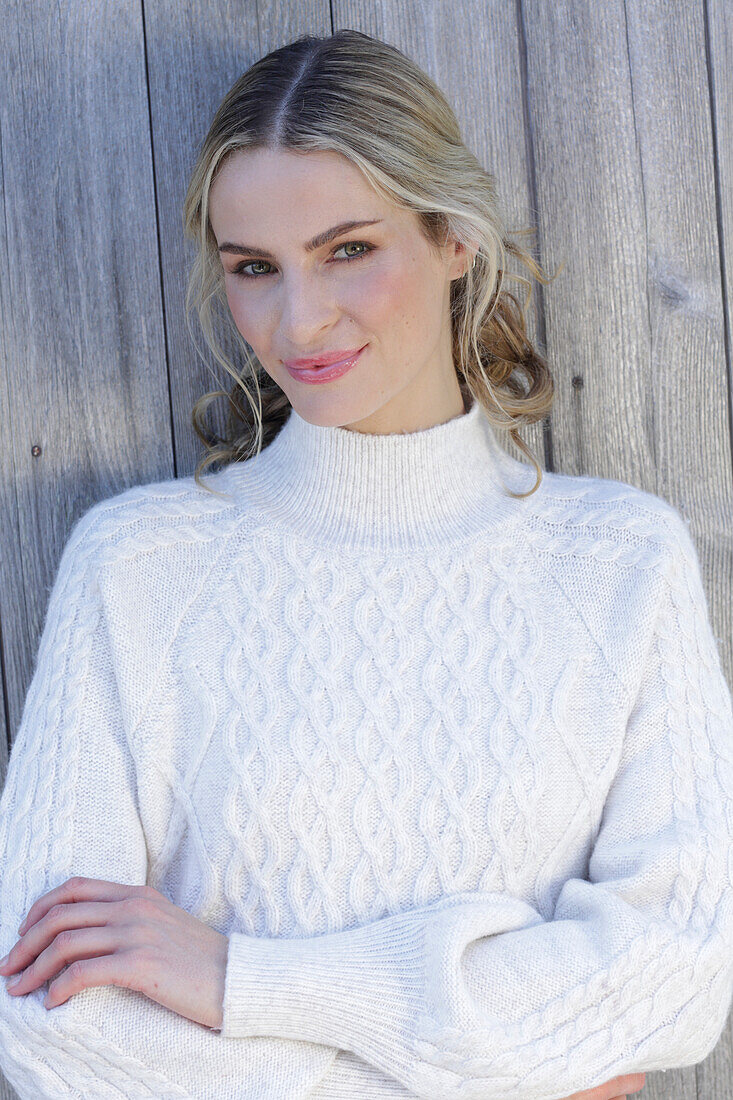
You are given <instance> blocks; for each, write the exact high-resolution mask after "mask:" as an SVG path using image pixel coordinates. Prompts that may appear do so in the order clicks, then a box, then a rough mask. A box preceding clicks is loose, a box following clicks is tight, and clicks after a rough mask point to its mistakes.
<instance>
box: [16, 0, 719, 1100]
mask: <svg viewBox="0 0 733 1100" xmlns="http://www.w3.org/2000/svg"><path fill="white" fill-rule="evenodd" d="M0 12H1V14H2V26H3V31H4V47H3V51H4V64H3V66H2V71H1V72H0V169H1V175H0V180H1V183H0V186H2V198H3V205H4V217H3V218H2V219H0V310H1V311H2V324H1V325H0V341H1V343H0V356H1V359H2V365H3V375H2V385H0V430H1V431H2V439H3V442H4V446H3V447H2V450H1V451H0V507H1V508H2V514H3V516H4V517H5V519H4V521H3V524H2V533H1V534H0V540H1V541H0V550H1V553H0V585H1V589H0V591H1V598H0V658H1V660H2V666H1V668H2V678H1V680H0V691H2V703H3V706H2V709H1V710H0V723H2V727H3V733H4V736H0V781H4V775H5V768H6V766H7V757H8V750H9V746H10V744H11V743H12V739H13V736H14V733H15V731H16V729H17V727H18V724H19V721H20V715H21V711H22V705H23V701H24V698H25V694H26V691H27V688H28V685H29V683H30V678H31V674H32V669H33V660H34V657H35V653H36V647H37V644H38V639H39V637H40V631H41V627H42V625H43V617H44V614H45V609H46V604H47V600H48V592H49V588H50V584H51V581H52V579H53V576H54V572H55V569H56V566H57V564H58V559H59V557H60V553H61V549H62V547H63V544H64V542H65V541H66V538H67V536H68V533H69V530H70V528H71V525H72V523H73V522H74V521H75V519H76V518H77V517H78V516H79V515H80V514H81V513H82V512H83V511H84V510H86V509H87V508H88V507H89V506H91V504H93V503H94V502H95V501H96V500H99V499H102V498H105V497H108V496H110V495H112V494H113V493H115V492H117V491H119V490H121V489H123V488H126V487H127V486H130V485H133V484H140V483H142V482H145V481H152V480H156V479H158V478H165V477H171V476H174V475H178V476H183V475H187V474H190V473H192V471H193V468H194V466H195V463H196V460H197V458H198V457H199V454H200V451H199V444H198V440H197V438H196V436H195V434H194V432H193V430H192V428H191V426H190V411H191V407H192V405H193V403H194V401H195V399H196V397H197V396H199V395H200V394H201V393H203V392H205V391H207V390H210V389H212V388H214V385H213V384H212V383H213V379H212V377H211V375H210V373H209V372H208V371H207V369H206V368H205V367H204V366H203V365H202V364H201V363H200V361H199V360H198V359H197V357H196V355H195V353H194V350H193V348H192V346H191V343H190V339H189V337H188V334H187V330H186V326H185V323H184V317H183V295H184V288H185V275H186V265H187V262H188V260H189V259H190V251H189V246H188V244H184V241H183V235H182V229H181V204H182V199H183V194H184V190H185V186H186V181H187V174H188V172H189V170H190V167H191V165H192V163H193V159H194V156H195V151H196V148H197V146H198V143H199V142H200V141H201V139H202V138H203V136H204V134H205V132H206V129H207V127H208V124H209V122H210V119H211V117H212V115H213V112H214V110H215V108H216V106H217V105H218V103H219V101H220V99H221V97H222V95H223V94H224V92H225V91H226V89H227V88H228V87H229V86H230V84H231V83H232V82H233V80H234V79H235V78H236V77H237V76H238V75H239V74H240V73H241V72H242V71H243V70H244V69H245V68H247V66H249V65H250V64H251V63H252V62H253V61H254V60H255V59H256V58H257V57H259V56H260V55H261V54H263V53H265V52H267V51H268V50H270V49H274V48H275V47H276V46H279V45H281V44H282V43H284V42H287V41H290V40H291V39H293V38H295V37H297V36H298V35H300V34H302V33H305V32H309V33H315V34H329V33H331V32H332V31H333V30H336V29H338V28H339V27H344V26H350V27H354V28H357V29H359V30H363V31H366V32H367V33H370V34H374V35H376V36H378V37H380V38H384V39H386V40H387V41H389V42H393V43H394V44H395V45H397V46H399V47H400V48H401V49H403V50H405V51H406V52H407V53H409V54H410V55H411V56H413V57H414V58H415V59H416V60H417V61H418V62H419V63H420V64H421V65H422V66H423V67H424V68H425V69H426V70H427V71H428V72H429V73H430V74H431V75H432V76H433V77H434V78H435V79H436V80H437V82H438V83H439V84H440V86H441V87H442V88H443V89H444V90H445V92H446V93H447V95H448V97H449V98H450V99H451V102H452V103H453V104H454V106H455V109H456V112H457V114H458V116H459V119H460V122H461V125H462V128H463V132H464V135H465V137H466V140H467V141H468V143H469V144H470V145H471V147H472V148H473V149H474V150H475V151H476V153H477V154H478V155H479V157H480V158H481V160H482V162H483V163H484V164H485V165H486V166H487V167H488V168H490V170H491V171H493V172H494V173H495V174H496V175H497V177H498V181H499V185H500V189H501V192H502V194H503V197H504V203H505V209H506V211H507V214H508V216H509V222H510V225H512V226H513V227H516V228H519V227H522V226H528V225H536V226H537V236H536V250H537V255H538V257H539V259H540V260H541V262H542V263H543V264H544V266H545V267H546V268H547V269H548V270H550V271H554V270H555V268H556V267H557V265H558V264H559V263H560V262H562V261H564V263H565V267H564V269H563V272H562V273H561V275H560V277H559V278H558V279H557V280H556V281H555V282H554V283H553V284H551V286H549V287H548V288H544V289H543V288H542V287H541V286H537V287H536V288H535V291H534V294H533V307H532V309H533V312H532V313H531V324H532V332H531V335H532V336H533V338H534V339H536V340H537V341H538V342H539V343H540V345H541V346H544V347H546V349H547V354H548V356H549V358H550V361H551V363H552V364H553V367H554V372H555V378H556V382H557V400H556V405H555V410H554V412H553V414H552V416H551V417H550V418H549V420H548V422H547V423H545V424H543V425H535V426H533V428H532V429H531V430H530V431H528V432H527V433H526V436H525V438H526V439H527V442H528V443H529V445H530V446H531V447H532V448H533V450H534V452H535V453H536V454H537V455H538V457H540V461H541V462H543V464H544V465H545V468H547V469H557V470H562V471H565V472H568V473H591V474H597V475H600V476H603V477H612V478H620V479H621V480H624V481H627V482H630V483H632V484H636V485H639V486H641V487H642V488H644V489H648V490H650V491H651V492H655V493H659V494H660V495H661V496H663V497H664V498H665V499H667V500H669V501H670V502H672V503H673V504H674V505H675V506H676V507H678V508H679V509H680V511H681V512H682V513H683V514H684V515H685V516H686V517H688V518H689V520H690V522H691V527H692V532H693V535H694V537H695V540H696V542H697V545H698V547H699V549H700V555H701V560H702V566H703V571H704V577H705V582H706V588H707V593H708V600H709V604H710V611H711V618H712V620H713V625H714V629H715V633H716V636H717V638H718V641H719V644H720V650H721V656H722V658H723V662H724V667H725V670H726V673H727V676H728V681H729V683H733V637H732V630H731V619H732V617H733V610H732V609H733V599H732V596H733V522H732V517H733V486H732V463H731V449H732V437H731V412H732V409H731V385H730V374H731V346H730V344H731V339H730V333H731V328H732V322H733V317H732V316H731V312H732V301H733V299H732V297H731V293H730V291H729V289H728V288H730V287H731V286H733V141H732V140H731V139H732V135H733V76H732V75H731V65H730V59H731V56H732V55H733V5H730V4H729V3H727V2H726V0H666V2H663V0H626V3H624V0H607V2H606V3H604V4H589V3H586V2H583V0H512V2H510V0H505V2H501V0H466V2H464V3H463V4H460V5H455V6H453V5H450V4H449V3H448V2H447V0H442V2H441V0H422V2H421V3H420V4H417V5H413V4H410V5H407V4H403V3H398V2H395V3H392V4H389V3H384V2H382V3H379V4H377V3H370V2H369V0H332V2H331V3H330V4H329V3H327V2H326V0H299V2H298V3H297V4H291V3H287V2H284V0H274V2H273V0H271V2H268V3H265V2H264V0H261V2H260V3H255V2H253V0H250V2H246V0H186V2H183V0H86V2H84V3H81V4H80V3H77V2H74V0H61V2H57V3H51V0H35V2H34V3H33V4H30V3H27V2H25V3H24V2H23V0H0ZM525 240H526V239H525ZM219 377H221V375H219ZM732 1056H733V1030H731V1022H730V1021H729V1024H728V1028H727V1029H726V1032H725V1033H724V1035H723V1037H722V1039H721V1041H720V1043H719V1044H718V1046H717V1047H716V1049H715V1050H714V1051H713V1053H712V1054H711V1055H710V1056H709V1058H708V1059H707V1060H706V1061H705V1062H704V1063H702V1064H701V1065H699V1066H696V1067H691V1068H689V1069H686V1070H678V1071H669V1072H668V1073H665V1074H662V1073H657V1074H650V1075H648V1076H647V1084H646V1087H645V1090H644V1094H643V1095H645V1096H648V1097H650V1098H658V1100H661V1098H662V1097H663V1098H664V1100H683V1098H684V1100H692V1098H695V1100H726V1098H733V1066H732V1065H731V1061H732ZM0 1096H2V1097H13V1096H15V1093H14V1092H13V1090H12V1089H10V1087H9V1086H8V1084H7V1082H2V1081H0Z"/></svg>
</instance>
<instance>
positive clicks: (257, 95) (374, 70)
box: [183, 29, 559, 497]
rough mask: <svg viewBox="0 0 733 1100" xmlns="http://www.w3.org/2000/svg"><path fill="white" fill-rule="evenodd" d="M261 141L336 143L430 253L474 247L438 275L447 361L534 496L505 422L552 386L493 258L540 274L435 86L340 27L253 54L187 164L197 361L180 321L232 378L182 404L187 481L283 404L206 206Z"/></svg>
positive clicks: (536, 410)
mask: <svg viewBox="0 0 733 1100" xmlns="http://www.w3.org/2000/svg"><path fill="white" fill-rule="evenodd" d="M262 148H264V149H287V150H292V151H296V152H301V153H305V152H309V151H324V150H329V151H331V152H335V153H340V154H341V155H342V156H344V157H346V158H347V159H348V160H349V161H350V162H351V163H352V164H354V165H355V166H356V167H358V168H359V169H361V171H362V173H363V174H364V176H365V178H366V179H367V180H368V182H369V183H370V184H371V185H372V187H373V188H374V189H375V191H376V192H377V193H378V194H379V195H381V196H382V197H383V198H384V199H385V200H387V201H388V202H391V203H394V204H396V205H398V206H399V207H401V208H405V209H409V210H411V211H413V212H414V213H415V215H416V217H417V219H418V223H419V227H420V229H421V231H422V233H423V236H424V237H425V239H426V241H427V242H428V244H429V245H430V246H431V247H432V248H434V249H436V251H437V250H439V249H440V248H441V247H442V246H444V245H445V243H446V241H448V240H449V239H454V240H456V241H459V242H461V243H462V244H463V245H464V246H465V248H466V249H467V251H468V252H469V254H471V253H475V258H476V262H475V264H473V265H469V268H468V271H467V272H466V274H465V275H463V276H462V277H461V278H458V279H454V280H453V282H452V283H451V288H450V313H451V328H452V345H453V361H454V364H455V368H456V372H457V375H458V381H459V385H460V388H461V392H462V394H463V397H464V402H466V404H467V405H468V404H470V403H471V400H472V399H473V400H476V401H478V402H479V403H480V405H481V406H482V407H483V409H484V411H485V412H486V415H487V417H488V419H489V420H490V421H491V423H492V424H493V426H494V427H496V428H498V429H500V430H505V431H508V433H509V435H510V437H511V438H512V439H513V440H514V442H515V444H516V446H517V447H518V448H519V449H520V451H522V453H523V454H525V455H526V456H527V457H528V458H529V460H530V462H531V464H532V465H533V466H534V468H535V470H536V472H537V482H536V484H535V485H534V486H533V487H532V488H531V489H530V490H528V491H527V492H525V493H512V494H511V495H513V496H516V497H522V496H530V495H531V494H532V493H534V492H535V491H536V490H537V489H538V488H539V485H540V482H541V480H542V470H541V467H540V465H539V463H538V462H537V460H536V459H535V457H534V456H533V455H532V453H531V451H530V450H529V448H528V447H527V445H526V444H525V443H524V441H523V440H522V439H521V438H520V436H519V435H518V430H519V428H521V427H522V426H523V425H525V424H530V423H534V422H535V421H538V420H541V419H542V418H543V417H545V416H546V415H547V414H548V413H549V411H550V409H551V407H552V401H553V396H554V384H553V379H552V375H551V372H550V369H549V366H548V363H547V361H546V359H545V358H544V356H543V355H542V354H541V353H540V352H539V351H538V350H537V349H536V348H535V347H534V346H533V345H532V343H531V342H530V341H529V339H528V337H527V331H526V330H527V325H526V314H525V310H526V309H527V307H528V305H529V302H530V301H531V296H532V285H531V282H530V280H529V279H527V278H526V277H524V276H522V275H520V274H512V273H510V272H507V270H506V257H507V255H508V254H510V255H513V256H514V257H516V258H517V259H518V260H519V261H520V262H521V263H522V264H523V265H524V266H525V267H526V268H527V269H528V270H529V271H530V272H531V273H532V275H534V276H535V278H536V279H538V280H539V281H540V282H542V283H548V282H550V281H551V278H550V277H548V276H547V274H546V272H544V271H543V269H542V268H541V267H540V265H539V264H538V263H537V262H536V261H535V260H534V259H533V257H532V256H531V254H530V253H529V252H528V251H527V250H525V249H524V248H522V247H521V246H519V245H517V244H516V243H515V242H513V241H512V240H510V239H509V234H508V231H507V229H506V228H505V218H504V217H503V214H502V210H501V205H500V202H499V198H498V194H497V187H496V181H495V177H494V176H493V175H492V174H491V173H490V172H488V171H486V169H485V168H483V167H482V165H481V164H480V162H479V161H478V159H477V158H476V156H475V155H474V154H473V153H472V152H471V150H470V149H468V147H467V146H466V145H465V143H464V141H463V139H462V137H461V132H460V127H459V125H458V121H457V119H456V116H455V114H454V111H453V109H452V107H451V106H450V104H449V103H448V101H447V99H446V97H445V96H444V95H443V93H442V91H441V90H440V88H438V86H437V85H436V84H435V82H434V81H433V80H432V79H431V78H430V77H429V76H428V75H427V73H425V72H424V71H423V70H422V69H421V68H420V67H419V66H418V65H416V64H415V62H414V61H412V60H411V59H410V58H409V57H407V56H406V55H405V54H403V53H402V52H401V51H400V50H398V49H397V48H396V47H395V46H392V45H390V44H388V43H386V42H383V41H381V40H380V39H377V38H373V37H371V36H370V35H367V34H364V33H362V32H361V31H356V30H351V29H342V30H339V31H337V32H336V33H335V34H332V35H330V36H328V37H316V36H314V35H302V36H301V37H300V38H298V39H296V40H295V41H293V42H291V43H289V44H287V45H284V46H281V47H280V48H279V49H276V50H273V51H272V52H271V53H268V54H266V55H265V56H264V57H262V58H260V59H259V60H258V61H256V62H255V63H254V64H253V65H252V66H251V67H250V68H249V69H247V71H246V72H245V73H243V75H242V76H240V77H239V79H238V80H237V81H236V82H235V83H234V84H233V85H232V87H231V88H230V89H229V91H228V92H227V93H226V95H225V96H224V99H223V100H222V102H221V104H220V106H219V108H218V110H217V112H216V114H215V116H214V119H213V121H212V123H211V126H210V128H209V131H208V133H207V135H206V138H205V139H204V142H203V144H202V146H201V149H200V152H199V154H198V158H197V160H196V163H195V165H194V168H193V171H192V174H191V178H190V181H189V185H188V189H187V192H186V197H185V201H184V206H183V222H184V232H185V234H186V236H187V237H190V238H191V239H192V240H193V241H194V242H196V244H197V249H196V252H195V256H194V260H193V263H192V266H191V270H190V274H189V281H188V287H187V292H186V318H187V322H188V323H189V330H190V332H191V336H192V339H193V341H194V344H195V345H196V347H197V350H198V351H199V353H200V354H201V355H202V359H203V360H204V362H206V358H205V354H204V353H203V352H202V349H201V348H200V347H198V344H197V343H196V338H195V335H194V333H193V330H192V329H191V328H190V316H191V313H192V312H193V311H194V309H195V311H196V313H197V315H198V321H199V324H200V327H201V331H202V333H203V336H204V340H205V342H206V345H207V346H208V348H209V350H210V352H211V353H212V354H213V356H214V359H215V360H216V361H217V362H218V363H219V364H221V366H223V367H224V369H225V370H226V371H227V373H228V374H229V375H230V376H231V377H232V379H233V380H234V385H233V387H232V389H231V391H230V392H229V393H227V391H225V390H221V389H220V390H216V391H214V392H211V393H208V394H205V395H204V396H202V397H200V398H199V399H198V401H197V402H196V404H195V405H194V408H193V412H192V423H193V427H194V430H195V431H196V434H197V435H198V437H199V438H200V439H201V440H202V442H203V443H204V444H205V446H206V448H207V453H206V454H205V455H204V457H203V459H202V460H201V461H200V462H199V464H198V466H197V468H196V471H195V475H194V476H195V480H196V482H197V484H199V485H200V486H201V487H202V488H205V489H207V490H208V491H210V492H213V491H214V490H210V489H209V487H208V486H207V485H205V484H204V483H202V482H201V481H200V474H201V473H202V471H203V470H204V469H206V468H207V467H208V466H209V465H211V464H213V463H217V464H221V465H226V464H227V463H229V462H233V461H242V460H245V459H247V458H251V457H252V456H253V455H255V454H257V453H258V452H259V451H260V450H261V449H262V448H263V447H265V446H267V445H268V444H269V443H270V442H272V439H274V437H275V436H276V435H277V433H278V432H279V431H280V429H281V428H282V426H283V424H284V423H285V421H286V420H287V417H288V415H289V413H290V408H291V406H290V401H289V400H288V398H287V396H286V395H285V393H284V392H283V391H282V389H281V388H280V387H279V386H278V385H277V384H276V383H275V382H274V381H273V379H272V378H270V376H269V375H268V374H267V373H266V371H265V370H264V368H263V366H262V364H260V362H259V360H258V359H257V357H256V355H255V354H254V353H253V351H252V349H251V348H250V346H249V345H248V344H247V342H246V341H245V340H244V339H243V337H242V336H241V334H240V333H239V331H238V330H237V328H236V325H235V324H234V319H233V318H232V315H231V312H230V311H229V307H228V304H227V301H226V294H225V290H224V269H223V266H222V263H221V259H220V256H219V252H218V248H217V241H216V237H215V235H214V232H213V230H212V228H211V224H210V221H209V213H208V210H209V192H210V189H211V186H212V184H213V182H214V180H215V178H216V176H217V174H218V172H219V171H220V170H221V168H222V166H223V165H224V163H225V161H226V159H227V157H228V156H230V155H231V154H232V153H234V152H236V151H239V150H247V149H250V150H255V149H262ZM514 232H515V233H517V232H519V233H532V232H534V229H533V228H528V229H522V230H518V231H517V230H515V231H514ZM558 273H559V272H556V273H555V275H554V276H552V278H555V277H556V276H557V274H558ZM507 278H512V279H516V280H517V281H519V282H520V283H523V284H524V285H525V286H526V287H527V288H528V293H527V298H526V301H525V303H524V305H520V303H519V302H518V301H517V299H516V297H515V296H514V295H513V294H512V293H510V292H509V291H508V290H507V289H506V288H505V286H504V283H505V280H506V279H507ZM227 345H229V346H231V347H232V349H233V352H234V355H233V356H230V354H229V353H228V351H227ZM522 376H524V378H523V379H522ZM240 395H243V396H244V397H245V398H246V405H244V404H243V403H242V401H241V400H240ZM219 397H225V398H227V401H228V420H227V429H226V434H225V436H224V437H220V436H216V435H214V434H213V433H211V432H210V431H209V430H208V429H207V428H206V426H205V424H204V415H205V412H206V410H207V409H208V406H209V405H210V404H211V402H212V401H214V400H215V399H216V398H219Z"/></svg>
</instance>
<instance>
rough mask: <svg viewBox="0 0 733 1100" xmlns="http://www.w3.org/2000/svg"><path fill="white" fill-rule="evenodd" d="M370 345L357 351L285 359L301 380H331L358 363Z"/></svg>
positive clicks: (294, 374) (293, 372) (290, 369)
mask: <svg viewBox="0 0 733 1100" xmlns="http://www.w3.org/2000/svg"><path fill="white" fill-rule="evenodd" d="M367 346H368V345H367V344H365V345H364V347H362V348H357V349H356V350H355V351H334V352H330V353H328V354H324V355H321V356H318V357H312V358H310V359H290V360H288V359H285V360H283V362H284V363H285V366H286V367H287V368H288V371H289V372H290V374H291V375H292V376H293V378H297V380H298V381H299V382H331V381H332V380H333V379H335V378H340V377H341V375H343V374H346V372H347V371H349V370H351V368H352V367H353V366H354V365H355V364H356V363H357V361H358V360H359V359H360V358H361V354H362V352H363V351H364V350H365V348H366V347H367Z"/></svg>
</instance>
